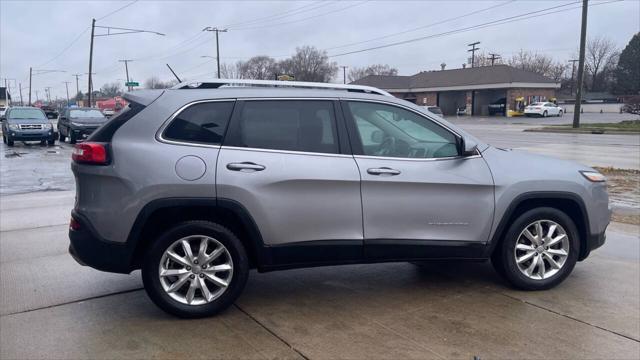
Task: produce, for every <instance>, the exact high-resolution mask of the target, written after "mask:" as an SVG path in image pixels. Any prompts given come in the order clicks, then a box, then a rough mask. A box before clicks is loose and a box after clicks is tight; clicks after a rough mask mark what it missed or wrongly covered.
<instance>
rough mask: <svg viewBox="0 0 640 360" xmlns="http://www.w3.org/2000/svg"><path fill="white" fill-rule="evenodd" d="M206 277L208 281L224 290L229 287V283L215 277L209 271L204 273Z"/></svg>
mask: <svg viewBox="0 0 640 360" xmlns="http://www.w3.org/2000/svg"><path fill="white" fill-rule="evenodd" d="M204 276H206V277H207V279H209V280H210V281H211V282H212V283H214V284H216V285H218V286H220V287H222V288H226V287H227V286H229V283H228V282H226V281H225V280H222V279H220V278H219V277H217V276H215V275H214V274H212V273H209V272H207V271H205V272H204Z"/></svg>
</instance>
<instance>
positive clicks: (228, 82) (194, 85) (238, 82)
mask: <svg viewBox="0 0 640 360" xmlns="http://www.w3.org/2000/svg"><path fill="white" fill-rule="evenodd" d="M222 86H258V87H269V86H272V87H296V88H307V89H332V90H346V91H351V92H363V93H372V94H378V95H382V96H393V95H391V94H389V93H388V92H386V91H384V90H380V89H378V88H375V87H373V86H365V85H349V84H331V83H320V82H305V81H280V80H245V79H215V80H207V81H201V82H200V81H193V82H181V83H179V84H177V85H175V86H173V87H172V88H171V89H174V90H177V89H217V88H219V87H222Z"/></svg>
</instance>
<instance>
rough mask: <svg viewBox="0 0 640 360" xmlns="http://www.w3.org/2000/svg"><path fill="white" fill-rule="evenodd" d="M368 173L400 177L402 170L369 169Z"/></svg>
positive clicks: (386, 168)
mask: <svg viewBox="0 0 640 360" xmlns="http://www.w3.org/2000/svg"><path fill="white" fill-rule="evenodd" d="M367 172H368V173H369V174H371V175H389V176H394V175H400V170H396V169H392V168H388V167H381V168H371V169H367Z"/></svg>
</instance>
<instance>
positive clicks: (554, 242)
mask: <svg viewBox="0 0 640 360" xmlns="http://www.w3.org/2000/svg"><path fill="white" fill-rule="evenodd" d="M566 237H567V235H566V234H562V235H558V236H556V237H554V238H552V239H551V241H549V243H548V244H547V246H553V245H555V244H557V243H559V242H560V241H562V240H563V239H564V238H566Z"/></svg>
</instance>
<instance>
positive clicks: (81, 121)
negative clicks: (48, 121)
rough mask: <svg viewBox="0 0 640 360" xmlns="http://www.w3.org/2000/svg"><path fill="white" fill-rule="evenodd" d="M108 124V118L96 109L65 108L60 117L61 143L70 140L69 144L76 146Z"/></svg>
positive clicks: (59, 131) (59, 134) (59, 133)
mask: <svg viewBox="0 0 640 360" xmlns="http://www.w3.org/2000/svg"><path fill="white" fill-rule="evenodd" d="M105 122H107V118H106V117H105V116H104V115H103V114H102V112H101V111H100V110H99V109H95V108H79V107H78V108H65V109H63V110H62V111H61V112H60V116H59V117H58V136H59V138H60V142H64V139H65V138H69V144H75V143H76V141H77V140H82V139H83V138H85V137H86V136H89V135H91V133H92V132H94V131H95V130H96V129H97V128H99V127H100V126H101V125H102V124H104V123H105Z"/></svg>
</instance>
